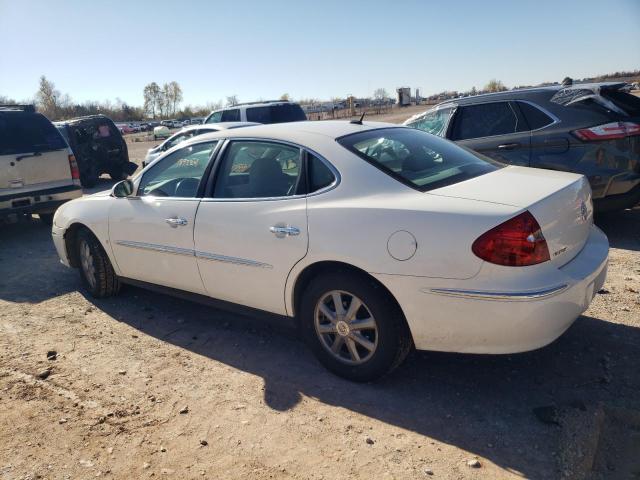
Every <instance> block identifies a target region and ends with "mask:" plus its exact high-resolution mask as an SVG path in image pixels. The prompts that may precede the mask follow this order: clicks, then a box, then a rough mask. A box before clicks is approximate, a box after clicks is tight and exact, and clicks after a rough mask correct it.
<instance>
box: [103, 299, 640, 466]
mask: <svg viewBox="0 0 640 480" xmlns="http://www.w3.org/2000/svg"><path fill="white" fill-rule="evenodd" d="M93 301H94V303H95V305H96V306H97V307H98V308H100V309H102V310H103V311H105V312H107V313H108V314H109V315H111V316H112V317H113V318H117V319H119V321H122V322H125V323H127V324H129V325H130V326H132V327H134V328H136V329H137V330H139V331H140V332H142V333H144V334H147V335H150V336H152V337H155V338H157V339H159V340H161V341H163V342H169V343H171V344H173V345H176V346H178V347H181V348H184V349H186V350H189V351H191V352H194V353H196V354H198V355H201V356H203V357H205V358H208V359H211V360H214V361H216V362H221V363H223V364H225V365H228V366H231V367H233V368H236V369H238V370H242V371H244V372H248V373H251V374H253V375H257V376H260V377H261V378H262V379H263V380H264V402H265V404H266V405H268V406H269V407H270V408H273V409H275V410H278V411H281V412H286V411H287V410H289V409H291V408H293V407H294V406H295V405H297V403H298V402H300V401H301V399H302V398H303V396H306V397H312V398H315V399H317V400H319V401H321V402H323V403H325V404H328V405H332V406H337V407H341V408H346V409H349V410H351V411H353V412H356V413H359V414H362V415H366V416H368V417H370V418H373V419H376V420H379V421H381V422H386V423H388V424H390V425H394V426H397V427H400V428H403V429H407V430H410V431H413V432H416V433H419V434H421V435H424V437H425V441H429V440H430V439H434V440H438V441H440V442H445V443H448V444H452V445H455V446H456V447H458V448H460V449H462V450H465V451H468V452H471V453H472V454H476V455H481V456H483V457H485V458H488V459H490V460H491V461H492V462H494V463H495V464H497V465H499V466H501V467H502V468H504V469H508V470H513V471H516V472H520V473H521V474H523V475H524V476H525V477H526V478H552V477H556V476H557V472H556V471H555V470H554V469H555V468H556V464H557V462H556V460H557V458H558V457H557V456H558V451H560V450H562V449H563V448H564V447H563V445H562V444H561V443H562V441H563V440H562V439H563V438H565V437H566V435H565V436H563V435H562V434H561V430H562V427H560V426H559V425H557V424H555V420H552V421H550V422H547V423H545V421H546V420H545V421H541V419H540V418H539V416H537V414H536V413H534V409H536V408H538V407H545V408H556V407H560V408H565V407H566V408H569V407H571V408H579V409H586V410H588V411H589V412H590V415H592V413H593V411H592V407H595V406H597V405H602V404H604V405H614V406H623V407H626V408H635V409H637V408H638V407H640V405H639V404H638V400H639V399H638V397H637V392H638V391H639V389H640V381H639V380H638V375H637V373H635V368H636V367H635V365H636V361H635V359H637V358H638V355H639V354H640V329H638V328H634V327H630V326H625V325H621V324H615V323H610V322H606V321H603V320H599V319H597V318H591V317H584V316H583V317H580V318H579V319H578V321H577V322H576V324H574V326H573V327H572V328H571V329H570V330H569V331H568V332H567V333H566V334H565V335H563V336H562V337H561V338H560V339H559V340H558V341H556V342H554V343H553V344H551V345H549V346H548V347H546V348H543V349H540V350H537V351H534V352H530V353H524V354H518V355H500V356H485V355H462V354H446V353H432V352H430V353H427V352H416V353H413V354H412V355H410V357H409V358H408V359H407V361H406V362H405V364H403V365H402V366H401V367H400V368H399V369H398V370H396V371H395V372H394V373H393V374H391V375H389V376H388V377H386V378H384V379H383V380H381V381H379V382H376V383H371V384H357V383H351V382H348V381H345V380H342V379H340V378H338V377H335V376H333V375H332V374H330V373H329V372H327V371H326V370H324V369H323V368H322V367H321V366H320V365H319V363H318V362H317V361H316V360H315V359H314V358H313V356H312V355H311V354H310V353H309V352H308V351H307V349H306V348H305V346H304V345H303V344H302V342H300V341H299V340H298V338H297V332H296V330H295V328H293V327H292V326H287V325H283V324H282V323H279V322H275V321H273V320H272V321H267V320H266V319H256V318H248V317H244V316H241V315H238V314H231V313H227V312H223V311H220V310H216V309H213V308H210V307H206V306H200V305H197V304H193V303H190V302H187V301H184V300H180V299H175V298H171V297H167V296H163V295H160V294H156V293H152V292H149V291H145V290H142V289H138V288H134V287H127V288H126V289H125V290H124V291H123V292H122V296H121V297H119V298H114V299H109V300H103V301H95V300H93ZM133 305H135V307H132V306H133ZM477 320H478V321H482V319H477ZM576 406H577V407H576ZM542 420H544V419H542ZM580 434H582V435H592V436H594V437H595V438H597V432H594V431H586V432H581V433H580ZM573 440H575V441H576V442H578V441H579V439H573ZM573 440H572V441H573Z"/></svg>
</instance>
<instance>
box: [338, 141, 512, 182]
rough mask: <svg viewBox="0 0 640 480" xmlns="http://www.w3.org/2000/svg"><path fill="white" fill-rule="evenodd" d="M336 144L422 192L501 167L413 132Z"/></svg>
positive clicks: (443, 142) (450, 143)
mask: <svg viewBox="0 0 640 480" xmlns="http://www.w3.org/2000/svg"><path fill="white" fill-rule="evenodd" d="M337 141H338V143H340V145H342V146H343V147H345V148H346V149H347V150H349V151H351V152H353V153H355V154H356V155H358V156H359V157H360V158H362V159H364V160H366V161H367V162H369V163H371V164H372V165H373V166H375V167H377V168H378V169H380V170H382V171H383V172H385V173H387V174H388V175H390V176H391V177H393V178H395V179H396V180H398V181H400V182H402V183H404V184H406V185H408V186H410V187H413V188H415V189H417V190H420V191H423V192H424V191H427V190H433V189H436V188H441V187H445V186H447V185H452V184H454V183H458V182H462V181H464V180H468V179H470V178H474V177H478V176H480V175H484V174H485V173H489V172H493V171H494V170H497V169H498V168H500V166H501V165H500V164H498V163H496V162H492V161H490V160H488V159H485V158H484V157H483V158H480V157H479V156H477V155H475V154H474V153H472V152H471V151H469V150H467V149H464V148H462V147H459V146H458V145H456V144H454V143H452V142H449V141H448V140H444V139H442V138H439V137H436V136H433V135H429V134H427V133H425V132H423V131H420V130H416V129H413V128H384V129H377V130H368V131H365V132H362V133H354V134H351V135H347V136H345V137H341V138H339V139H337Z"/></svg>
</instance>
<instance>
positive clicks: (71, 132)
mask: <svg viewBox="0 0 640 480" xmlns="http://www.w3.org/2000/svg"><path fill="white" fill-rule="evenodd" d="M54 125H55V126H56V127H57V128H58V130H59V131H60V133H62V136H63V137H64V138H65V140H66V141H67V143H68V144H69V146H70V147H71V149H72V150H73V153H74V155H75V157H76V160H77V162H78V167H79V168H80V179H81V181H82V185H83V186H85V187H93V186H94V185H95V184H96V182H97V181H98V177H100V175H101V174H103V173H108V174H109V175H110V176H111V178H113V179H114V180H122V179H124V178H126V177H127V176H128V175H131V174H132V173H133V172H134V171H135V170H136V168H137V165H136V164H135V163H133V162H130V161H129V152H128V149H127V144H126V142H125V141H124V138H122V134H121V133H120V131H119V130H118V127H116V126H115V124H114V123H113V121H111V119H110V118H108V117H105V116H104V115H91V116H88V117H80V118H74V119H71V120H65V121H62V122H54Z"/></svg>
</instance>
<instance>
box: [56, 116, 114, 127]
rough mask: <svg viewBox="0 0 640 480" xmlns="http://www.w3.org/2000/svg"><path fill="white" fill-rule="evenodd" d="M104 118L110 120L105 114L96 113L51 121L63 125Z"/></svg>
mask: <svg viewBox="0 0 640 480" xmlns="http://www.w3.org/2000/svg"><path fill="white" fill-rule="evenodd" d="M105 119H106V120H111V119H110V118H109V117H107V116H106V115H101V114H98V115H86V116H84V117H76V118H70V119H68V120H58V121H57V122H53V124H54V125H56V126H58V125H65V124H71V123H82V122H86V121H89V120H105Z"/></svg>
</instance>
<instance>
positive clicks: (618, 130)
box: [573, 122, 640, 142]
mask: <svg viewBox="0 0 640 480" xmlns="http://www.w3.org/2000/svg"><path fill="white" fill-rule="evenodd" d="M573 134H574V135H575V136H576V137H578V138H579V139H580V140H583V141H585V142H595V141H598V140H614V139H616V138H625V137H631V136H633V135H640V125H638V124H637V123H633V122H611V123H605V124H604V125H598V126H596V127H591V128H582V129H580V130H574V131H573Z"/></svg>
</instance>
